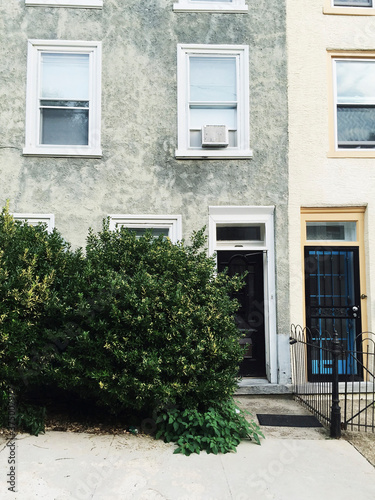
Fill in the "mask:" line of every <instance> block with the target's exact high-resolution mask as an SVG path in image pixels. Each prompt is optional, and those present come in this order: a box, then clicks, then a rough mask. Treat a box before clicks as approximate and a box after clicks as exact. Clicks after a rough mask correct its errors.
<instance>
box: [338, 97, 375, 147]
mask: <svg viewBox="0 0 375 500" xmlns="http://www.w3.org/2000/svg"><path fill="white" fill-rule="evenodd" d="M337 139H338V142H339V143H340V142H347V141H363V142H366V141H375V107H373V108H366V107H362V106H361V107H354V106H339V107H338V108H337Z"/></svg>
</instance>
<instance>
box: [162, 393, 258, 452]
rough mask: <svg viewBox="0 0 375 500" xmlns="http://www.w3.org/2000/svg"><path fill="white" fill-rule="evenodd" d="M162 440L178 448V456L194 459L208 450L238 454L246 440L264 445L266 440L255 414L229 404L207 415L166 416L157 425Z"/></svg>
mask: <svg viewBox="0 0 375 500" xmlns="http://www.w3.org/2000/svg"><path fill="white" fill-rule="evenodd" d="M246 416H247V417H248V419H247V418H246ZM161 437H162V438H163V439H164V441H166V442H167V443H169V442H175V443H176V444H177V448H176V450H175V452H174V453H182V454H183V455H190V454H191V453H198V454H199V453H200V452H201V451H202V450H206V452H207V453H214V454H215V455H216V454H217V453H228V452H231V451H236V447H237V446H238V445H239V444H240V442H241V440H242V439H245V438H248V439H251V440H254V441H255V442H256V443H258V444H260V438H261V437H264V436H263V434H262V432H261V430H260V428H259V426H258V424H256V422H255V421H254V420H253V419H252V418H251V414H250V413H249V412H247V411H242V410H240V409H239V408H238V407H237V406H236V405H235V404H234V402H233V401H229V402H225V403H222V404H220V405H217V404H215V405H214V406H211V407H209V408H208V409H207V410H206V411H203V412H201V411H199V410H197V409H186V410H180V409H178V408H173V409H169V410H166V411H164V412H162V413H161V414H160V415H159V416H158V418H157V421H156V438H157V439H158V438H161Z"/></svg>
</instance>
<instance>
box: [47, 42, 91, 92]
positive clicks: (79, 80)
mask: <svg viewBox="0 0 375 500" xmlns="http://www.w3.org/2000/svg"><path fill="white" fill-rule="evenodd" d="M41 57H42V85H41V97H42V99H46V98H47V99H48V98H60V99H74V100H83V101H87V100H88V99H89V57H90V56H89V54H58V53H55V54H50V53H47V52H44V53H42V54H41Z"/></svg>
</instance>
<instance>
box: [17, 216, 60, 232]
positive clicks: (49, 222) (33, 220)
mask: <svg viewBox="0 0 375 500" xmlns="http://www.w3.org/2000/svg"><path fill="white" fill-rule="evenodd" d="M12 216H13V218H14V219H15V220H21V221H23V222H27V223H28V224H30V226H37V225H38V224H45V226H46V228H47V231H48V232H49V233H51V232H52V230H53V228H54V227H55V216H54V214H26V213H22V214H21V213H14V214H12Z"/></svg>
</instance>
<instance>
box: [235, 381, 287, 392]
mask: <svg viewBox="0 0 375 500" xmlns="http://www.w3.org/2000/svg"><path fill="white" fill-rule="evenodd" d="M246 394H249V395H251V394H253V395H262V394H264V395H267V394H268V395H272V394H273V395H277V394H280V395H281V394H292V385H291V384H290V385H288V384H271V383H270V382H268V380H267V379H266V378H252V377H248V378H247V377H246V378H242V379H240V380H239V382H238V387H237V390H236V392H235V395H236V396H237V395H238V396H240V395H246Z"/></svg>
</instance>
